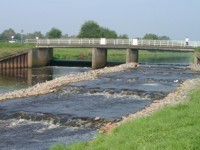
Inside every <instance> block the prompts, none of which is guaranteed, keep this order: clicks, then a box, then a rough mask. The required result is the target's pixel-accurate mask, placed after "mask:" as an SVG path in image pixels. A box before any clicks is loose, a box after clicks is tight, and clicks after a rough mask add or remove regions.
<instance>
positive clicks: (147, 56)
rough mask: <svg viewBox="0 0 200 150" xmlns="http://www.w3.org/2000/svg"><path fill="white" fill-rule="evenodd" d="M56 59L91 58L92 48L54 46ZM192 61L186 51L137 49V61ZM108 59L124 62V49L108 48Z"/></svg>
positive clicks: (191, 56) (191, 54)
mask: <svg viewBox="0 0 200 150" xmlns="http://www.w3.org/2000/svg"><path fill="white" fill-rule="evenodd" d="M54 59H56V60H92V49H89V48H68V49H64V48H56V49H54ZM180 59H182V61H183V62H185V63H188V62H193V60H194V54H193V53H188V52H159V51H156V52H152V51H139V62H156V61H157V62H168V63H169V62H172V63H176V62H179V61H180ZM107 60H108V61H114V62H115V61H117V62H125V61H126V50H112V49H111V50H108V54H107Z"/></svg>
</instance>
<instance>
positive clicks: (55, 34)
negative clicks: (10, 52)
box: [0, 21, 170, 41]
mask: <svg viewBox="0 0 200 150" xmlns="http://www.w3.org/2000/svg"><path fill="white" fill-rule="evenodd" d="M36 37H38V38H40V39H43V38H49V39H52V38H68V37H76V38H115V39H116V38H121V39H128V38H129V37H128V35H127V34H122V35H118V34H117V32H116V31H114V30H111V29H109V28H106V27H102V26H100V25H99V24H98V23H96V22H95V21H86V22H84V23H83V24H82V26H81V28H80V31H79V34H78V35H77V36H74V35H73V36H69V35H68V34H63V33H62V31H61V30H60V29H58V28H55V27H53V28H51V30H50V31H49V32H47V33H46V34H42V33H41V32H40V31H35V32H33V33H27V34H23V30H21V33H16V32H15V31H14V30H13V29H12V28H9V29H6V30H4V31H3V32H2V33H1V34H0V41H10V40H17V41H23V40H24V39H35V38H36ZM142 39H153V40H170V38H169V37H168V36H158V35H156V34H152V33H147V34H145V35H144V37H143V38H142Z"/></svg>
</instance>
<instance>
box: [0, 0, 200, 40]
mask: <svg viewBox="0 0 200 150" xmlns="http://www.w3.org/2000/svg"><path fill="white" fill-rule="evenodd" d="M0 5H1V9H0V33H2V32H3V31H4V30H5V29H9V28H12V29H13V30H14V31H15V32H17V33H20V32H21V30H23V31H24V33H25V34H26V33H33V32H35V31H41V32H42V33H43V34H46V32H48V31H50V30H51V28H53V27H56V28H58V29H60V30H61V31H62V33H63V34H68V35H77V34H78V33H79V31H80V28H81V25H83V24H84V23H85V22H86V21H89V20H93V21H95V22H97V23H98V24H99V25H100V26H102V27H106V28H109V29H110V30H114V31H116V32H117V33H118V34H127V35H128V36H129V38H135V37H143V36H144V35H145V34H146V33H153V34H156V35H158V36H163V35H166V36H169V37H170V38H171V39H173V40H182V39H185V37H186V36H188V37H189V38H190V40H199V41H200V17H199V15H200V9H199V6H200V0H0Z"/></svg>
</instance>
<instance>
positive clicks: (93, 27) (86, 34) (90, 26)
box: [78, 21, 101, 38]
mask: <svg viewBox="0 0 200 150" xmlns="http://www.w3.org/2000/svg"><path fill="white" fill-rule="evenodd" d="M100 31H101V28H100V26H99V25H98V24H97V23H96V22H94V21H87V22H85V23H84V24H83V25H82V26H81V30H80V32H79V35H78V37H79V38H100V37H101V35H100Z"/></svg>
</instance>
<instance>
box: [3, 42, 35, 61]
mask: <svg viewBox="0 0 200 150" xmlns="http://www.w3.org/2000/svg"><path fill="white" fill-rule="evenodd" d="M33 47H35V45H34V44H24V43H0V58H3V57H8V56H10V55H13V54H16V53H19V52H23V51H26V50H27V49H30V48H33Z"/></svg>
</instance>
